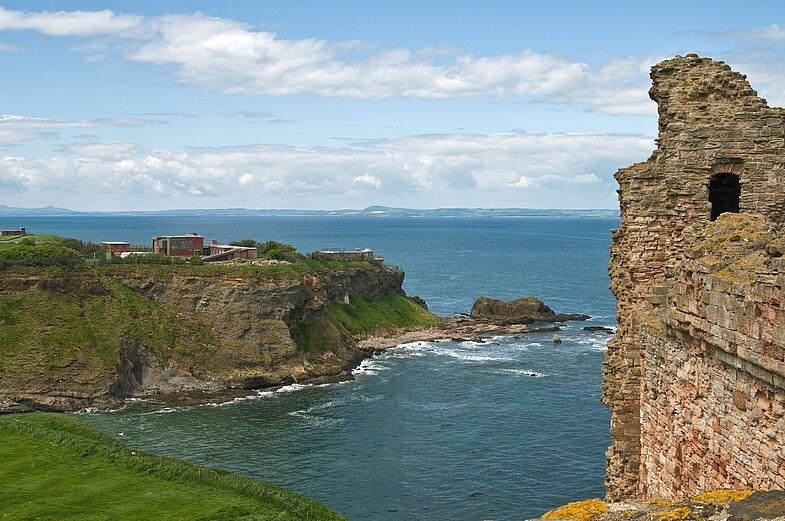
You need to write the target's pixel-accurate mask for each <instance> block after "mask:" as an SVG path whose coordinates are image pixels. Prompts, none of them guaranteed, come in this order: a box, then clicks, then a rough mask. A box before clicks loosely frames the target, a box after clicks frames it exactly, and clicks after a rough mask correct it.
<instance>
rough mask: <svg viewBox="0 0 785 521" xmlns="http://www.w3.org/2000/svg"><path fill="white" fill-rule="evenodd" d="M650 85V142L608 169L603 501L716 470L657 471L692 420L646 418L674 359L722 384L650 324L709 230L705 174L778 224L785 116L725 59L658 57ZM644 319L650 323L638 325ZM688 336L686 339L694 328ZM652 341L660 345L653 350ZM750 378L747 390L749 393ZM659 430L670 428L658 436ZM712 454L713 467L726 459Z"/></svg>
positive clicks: (783, 207)
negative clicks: (649, 149)
mask: <svg viewBox="0 0 785 521" xmlns="http://www.w3.org/2000/svg"><path fill="white" fill-rule="evenodd" d="M652 80H653V86H652V88H651V90H650V95H651V97H652V99H653V100H654V101H656V102H657V104H658V111H659V137H658V140H657V149H656V150H655V151H654V152H653V153H652V156H651V157H650V158H649V159H648V160H647V161H646V162H643V163H638V164H636V165H633V166H631V167H629V168H625V169H622V170H620V171H619V172H618V173H617V174H616V179H617V181H618V182H619V186H620V189H619V202H620V206H621V224H620V228H619V229H618V230H616V231H615V232H614V235H613V244H612V246H611V262H610V267H609V270H610V274H611V290H612V292H613V293H614V295H615V296H616V298H617V318H618V331H617V335H616V337H615V338H614V339H613V340H612V341H611V342H610V343H609V346H608V352H607V354H606V357H605V363H604V367H603V400H604V402H605V403H606V404H607V405H608V406H609V408H610V410H611V438H612V445H611V447H610V448H609V450H608V453H607V474H606V476H607V477H606V488H607V492H608V498H609V499H619V498H625V497H636V496H645V497H649V496H656V495H661V494H664V495H666V496H673V495H674V494H676V492H674V491H675V490H680V487H681V486H682V485H683V484H685V483H687V482H690V483H692V481H695V482H696V483H699V485H696V486H697V487H700V486H702V485H700V483H703V484H707V483H709V482H711V483H714V482H713V481H711V479H713V477H715V476H721V475H722V472H720V471H718V470H706V471H705V474H703V475H701V476H699V475H697V474H695V475H694V476H692V475H691V476H692V477H687V473H684V469H685V466H684V465H681V466H679V470H678V473H677V471H676V470H673V471H672V472H670V471H669V473H665V474H663V475H661V476H660V475H656V476H655V474H658V473H662V472H664V471H663V470H662V469H665V468H666V467H667V464H666V463H665V462H667V461H668V458H669V457H671V456H675V455H676V454H675V453H674V454H670V453H669V452H668V451H671V452H672V451H674V450H676V449H675V448H674V447H676V446H677V445H673V444H672V441H673V439H671V438H674V437H680V436H681V437H683V436H687V437H689V436H688V435H687V434H684V433H687V432H690V433H691V432H692V430H691V429H692V427H690V426H689V425H688V423H689V421H688V420H687V419H686V417H684V418H682V417H680V416H673V415H672V414H671V418H672V419H671V420H669V421H666V422H665V423H664V424H663V426H661V427H657V428H655V422H660V421H665V419H666V417H667V412H666V411H664V410H660V409H659V408H658V406H655V405H652V403H653V402H652V400H654V398H653V396H654V394H653V393H656V396H657V398H656V400H659V399H660V397H661V396H663V395H667V393H668V392H671V393H676V394H678V391H677V389H678V387H679V385H680V384H677V383H676V382H678V381H680V378H681V375H682V373H683V370H681V369H678V368H677V367H676V366H677V365H678V366H680V367H681V366H683V365H684V364H685V360H688V361H690V362H689V363H688V364H687V365H688V366H689V367H692V366H695V367H697V364H698V362H697V360H699V359H701V360H703V362H701V363H704V364H705V365H706V368H705V371H704V372H702V373H701V375H705V374H711V375H712V376H711V382H712V385H715V383H714V382H718V381H722V382H726V383H723V384H722V385H723V389H725V388H726V387H727V388H728V389H730V387H732V385H731V380H730V378H731V377H730V376H729V375H730V374H731V373H732V371H733V369H731V367H732V366H731V365H729V364H728V363H725V362H720V361H718V360H719V358H718V357H713V358H712V359H711V361H710V362H708V361H706V355H705V353H704V354H702V355H699V351H694V352H693V351H690V350H691V349H692V347H694V346H692V344H690V343H688V342H685V341H684V340H683V338H682V340H678V338H681V337H678V336H673V335H676V332H677V331H679V329H678V328H677V327H673V326H669V327H671V329H668V328H666V327H665V326H662V327H660V326H657V323H658V317H661V316H662V313H664V310H665V309H666V308H664V307H663V306H665V304H667V302H669V301H670V300H669V299H670V298H671V297H670V296H669V295H668V294H667V292H668V287H669V286H668V284H667V282H669V281H671V282H672V280H673V278H674V277H675V276H676V275H677V272H678V271H679V270H680V269H681V268H682V267H683V264H682V263H683V262H685V260H687V256H686V255H685V254H686V253H688V252H689V251H690V249H691V243H690V238H689V234H688V233H687V231H690V232H691V233H693V232H694V233H699V232H700V230H701V229H702V228H704V227H706V226H707V225H709V222H710V216H711V211H712V204H711V202H710V201H709V184H710V182H711V180H712V178H713V177H714V176H715V175H717V174H733V175H735V176H737V177H738V179H739V181H740V186H741V194H740V197H739V210H740V211H741V212H743V213H755V214H760V215H762V216H763V217H764V218H766V219H768V223H769V226H770V227H771V228H773V229H775V230H776V229H779V228H781V227H782V224H783V223H785V204H784V202H785V183H784V182H785V125H784V124H783V119H784V118H783V116H785V111H783V110H782V109H776V108H769V107H768V106H767V105H766V102H765V100H763V99H761V98H759V97H757V94H756V93H755V91H753V90H752V88H751V87H750V85H749V83H748V82H747V80H746V78H745V77H744V76H742V75H740V74H738V73H735V72H733V71H731V70H730V68H729V67H728V66H727V65H725V64H723V63H721V62H715V61H712V60H709V59H705V58H699V57H697V56H695V55H688V56H686V57H677V58H675V59H672V60H668V61H665V62H662V63H660V64H658V65H657V66H655V67H653V69H652ZM684 284H686V282H685V283H684ZM720 287H721V286H720ZM780 289H781V288H780ZM783 305H785V303H783ZM693 307H694V306H693ZM686 310H687V311H689V310H690V308H689V305H688V306H687V308H686ZM704 318H706V317H704ZM647 324H648V325H651V324H654V326H653V327H648V328H644V327H643V326H644V325H647ZM783 324H785V322H783ZM686 331H687V333H686V334H687V337H689V334H690V333H691V332H693V331H692V330H691V329H689V328H688V329H687V330H686ZM642 332H644V333H642ZM739 333H740V334H742V336H743V338H742V337H734V342H736V343H737V344H734V345H742V344H744V345H746V340H744V338H746V337H744V335H745V334H746V333H743V332H741V331H739ZM707 338H708V337H707ZM706 341H707V342H708V340H706ZM654 344H657V345H660V346H662V347H661V348H654V347H652V346H653V345H654ZM707 345H708V344H707ZM704 351H705V349H704ZM713 364H715V365H713ZM716 364H720V365H716ZM722 364H724V365H722ZM664 367H665V368H664ZM710 367H713V368H714V369H713V371H714V372H713V373H712V372H711V371H710V370H709V368H710ZM667 368H671V369H667ZM741 378H742V379H744V378H747V376H742V377H741ZM748 383H749V385H750V387H748V388H747V389H748V390H749V389H752V388H753V387H754V386H752V383H751V382H748ZM756 385H757V384H756ZM666 389H667V391H665V390H666ZM732 391H733V389H731V390H730V391H729V392H730V393H731V394H732ZM750 392H752V391H750ZM755 392H757V391H755ZM761 392H763V391H761ZM766 392H769V391H766ZM663 393H664V394H663ZM720 394H721V395H722V396H725V397H727V396H731V394H727V393H725V394H722V393H720ZM675 396H676V395H674V398H672V399H669V400H671V402H672V403H676V401H673V400H675ZM679 396H681V395H680V394H679ZM707 396H708V395H707ZM712 396H715V395H714V394H713V395H712ZM716 396H720V395H716ZM716 396H715V397H716ZM753 398H754V396H753ZM751 399H752V398H751ZM685 400H686V398H685ZM707 400H708V399H707ZM677 401H678V400H677ZM671 402H669V403H671ZM775 402H776V400H775ZM655 403H658V402H655ZM723 403H724V402H722V399H720V398H717V401H713V402H710V401H706V402H705V404H704V405H705V407H706V410H707V414H711V415H715V416H721V415H722V414H725V413H724V412H723V411H724V405H723ZM772 403H773V402H772ZM772 407H773V405H772ZM682 409H683V408H682ZM712 428H713V427H712ZM728 428H729V429H732V427H730V426H728ZM747 430H749V428H748V429H747ZM659 431H665V432H666V433H671V434H666V435H663V436H660V435H659V434H658V432H659ZM705 434H706V435H707V436H708V437H709V438H711V439H720V438H719V437H716V436H715V437H713V438H712V437H711V436H709V434H710V433H705ZM695 436H696V437H697V436H698V434H697V433H695ZM674 439H675V438H674ZM749 441H752V439H751V438H750V440H749ZM712 443H713V444H712V447H715V445H714V442H712ZM665 444H668V447H667V450H666V447H665ZM686 447H687V445H685V444H683V443H682V448H681V449H679V450H681V453H680V454H681V456H680V457H681V458H682V459H683V458H686V457H687V456H685V450H687V449H686ZM706 450H707V451H709V449H708V448H707V449H706ZM696 454H697V453H696ZM706 454H708V452H707V453H706ZM690 457H693V454H692V453H690ZM717 461H718V462H717V466H718V468H720V467H721V466H722V465H721V463H722V462H723V461H724V460H722V459H720V460H717ZM654 462H656V464H655V463H654ZM727 467H728V465H725V468H726V469H727ZM709 468H712V469H713V467H709ZM674 469H675V467H674ZM704 470H705V469H704ZM725 472H727V470H726V471H725ZM739 479H740V478H739ZM745 479H746V478H745ZM690 480H692V481H690ZM701 480H703V481H701ZM707 480H708V481H707ZM726 481H727V482H728V483H730V481H729V480H726ZM690 486H692V485H690Z"/></svg>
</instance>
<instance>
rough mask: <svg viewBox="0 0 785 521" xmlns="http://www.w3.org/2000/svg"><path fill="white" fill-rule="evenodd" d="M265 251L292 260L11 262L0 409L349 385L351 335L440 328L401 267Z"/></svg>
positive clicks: (353, 351) (0, 283)
mask: <svg viewBox="0 0 785 521" xmlns="http://www.w3.org/2000/svg"><path fill="white" fill-rule="evenodd" d="M44 244H47V243H36V244H33V245H30V244H28V245H24V244H22V245H21V246H19V245H17V246H15V247H14V248H21V249H28V250H29V249H31V248H33V249H34V248H40V247H43V245H44ZM268 246H272V247H270V248H268V249H269V251H270V253H271V254H272V255H275V256H281V255H286V256H290V257H291V258H292V259H293V260H292V261H285V260H273V259H262V260H259V261H253V262H244V263H241V262H238V263H222V264H199V263H195V264H191V263H189V262H183V261H180V262H175V263H158V262H150V261H149V260H146V261H142V262H130V261H129V262H103V263H93V262H79V263H70V262H68V263H58V262H49V260H51V259H50V258H48V257H46V256H44V257H36V261H35V262H21V263H12V264H10V265H9V264H5V266H4V267H3V270H2V277H0V325H2V327H1V328H0V411H18V410H30V409H49V410H70V409H76V408H81V407H84V406H86V405H90V404H93V403H95V402H96V401H98V402H101V401H102V400H113V399H115V398H118V397H123V396H129V395H149V394H151V393H169V392H182V391H191V390H198V391H219V390H223V389H227V388H242V389H250V388H258V387H267V386H275V385H284V384H287V383H292V382H305V381H323V380H339V379H345V378H350V377H351V369H352V368H353V367H355V366H356V364H358V363H359V361H360V360H361V359H362V358H364V357H365V356H367V353H366V352H365V351H363V350H362V349H360V348H359V347H358V346H357V341H356V340H357V337H359V336H363V335H367V334H370V333H377V332H389V331H396V330H398V329H400V328H413V327H421V326H423V325H432V324H435V323H436V322H437V318H436V317H435V316H434V315H432V314H430V313H429V312H428V311H426V310H425V309H424V308H422V307H420V306H419V305H418V304H417V303H416V302H415V301H413V300H411V299H409V298H408V297H406V295H405V294H404V292H403V290H402V288H401V285H402V282H403V277H404V273H403V271H402V270H400V269H398V268H396V267H393V266H388V265H384V264H383V263H381V262H371V261H337V260H336V261H329V260H328V261H324V260H316V259H311V258H306V257H305V256H302V255H299V254H297V258H294V256H293V255H294V254H293V253H292V250H288V249H287V248H282V247H281V246H285V245H280V244H278V243H275V244H268ZM5 251H6V252H7V251H8V250H5ZM73 251H76V250H73ZM0 257H2V255H1V254H0ZM80 258H84V257H83V256H80ZM42 259H44V260H43V261H42ZM42 264H43V265H42Z"/></svg>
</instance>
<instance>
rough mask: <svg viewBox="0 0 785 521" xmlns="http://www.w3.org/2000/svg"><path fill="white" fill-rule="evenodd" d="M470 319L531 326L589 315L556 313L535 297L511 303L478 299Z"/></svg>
mask: <svg viewBox="0 0 785 521" xmlns="http://www.w3.org/2000/svg"><path fill="white" fill-rule="evenodd" d="M471 317H472V318H474V319H484V320H490V321H491V322H495V323H498V324H503V325H507V324H531V323H532V322H564V321H567V320H588V319H589V315H580V314H577V313H566V314H565V313H556V312H555V311H553V310H552V309H551V308H549V307H548V306H546V305H545V304H544V303H543V302H542V301H541V300H539V299H537V298H536V297H532V296H528V297H523V298H519V299H515V300H511V301H504V300H497V299H494V298H488V297H480V298H478V299H477V300H476V301H475V302H474V305H473V306H472V310H471Z"/></svg>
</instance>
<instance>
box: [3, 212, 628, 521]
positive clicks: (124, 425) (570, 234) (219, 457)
mask: <svg viewBox="0 0 785 521" xmlns="http://www.w3.org/2000/svg"><path fill="white" fill-rule="evenodd" d="M19 226H25V227H26V228H27V229H28V231H30V232H33V233H36V232H37V233H57V234H61V235H67V236H71V237H76V238H79V239H83V240H90V241H127V242H131V243H133V244H149V243H150V239H151V237H152V236H153V235H166V234H183V233H190V232H198V233H199V234H201V235H204V236H205V239H208V240H209V239H217V240H218V241H220V242H228V241H232V240H238V239H243V238H253V239H256V240H259V241H266V240H276V241H281V242H288V243H290V244H293V245H294V246H296V247H297V248H298V249H299V250H301V251H306V252H307V251H313V250H316V249H321V248H347V249H353V248H371V249H373V250H374V251H375V252H376V253H377V254H379V255H381V256H383V257H384V258H385V260H386V262H388V263H390V264H395V265H397V266H400V267H401V268H403V269H404V270H405V271H406V280H405V283H404V288H405V289H406V291H407V293H408V294H410V295H419V296H420V297H422V298H424V299H425V300H426V301H427V302H428V304H429V306H430V308H431V310H433V311H434V312H436V313H438V314H442V315H451V314H454V313H466V312H468V311H469V309H470V308H471V305H472V303H473V302H474V300H475V299H476V298H477V297H479V296H490V297H495V298H502V299H512V298H516V297H521V296H526V295H535V296H538V297H539V298H541V299H542V300H544V301H545V303H546V304H548V305H549V306H550V307H552V308H553V309H554V310H556V311H557V312H576V313H586V314H589V315H591V317H592V318H591V320H590V321H589V322H587V323H569V324H568V325H566V327H565V329H564V330H563V331H562V332H561V333H559V335H560V336H561V338H562V340H563V342H562V343H561V344H554V343H553V342H552V334H544V333H543V334H529V335H523V336H498V337H492V338H487V339H483V341H471V342H469V341H466V342H457V341H442V342H418V343H414V344H409V345H403V346H400V347H398V348H396V349H393V350H391V351H388V352H386V353H384V354H381V355H378V356H375V357H374V358H372V359H370V360H366V361H365V362H363V364H362V365H361V366H360V367H358V368H357V370H356V371H355V379H354V380H352V381H349V382H344V383H340V384H332V385H325V386H299V385H293V386H289V387H286V388H283V389H281V390H279V391H277V392H259V393H253V394H252V395H251V396H249V397H248V398H245V399H241V400H235V401H233V402H230V403H224V404H210V405H202V406H196V407H188V408H176V409H172V408H164V409H161V408H160V407H156V406H155V405H152V404H150V403H146V402H133V403H131V404H130V405H129V407H127V408H126V409H124V410H121V411H116V412H104V413H84V414H82V415H81V418H82V419H84V420H85V421H87V422H89V423H91V424H93V425H95V426H96V427H98V428H100V429H102V430H104V431H105V432H107V433H108V434H110V435H112V436H114V437H117V438H118V439H121V440H122V441H124V442H125V443H127V444H129V445H131V446H132V447H135V448H137V449H141V450H145V451H149V452H154V453H158V454H165V455H170V456H177V457H181V458H185V459H188V460H190V461H193V462H195V463H198V464H201V465H207V466H211V467H220V468H225V469H230V470H234V471H237V472H240V473H242V474H245V475H248V476H252V477H255V478H258V479H262V480H265V481H268V482H271V483H274V484H276V485H279V486H282V487H284V488H287V489H291V490H294V491H297V492H300V493H302V494H305V495H308V496H310V497H313V498H315V499H317V500H319V501H321V502H323V503H324V504H326V505H327V506H328V507H330V508H332V509H334V510H336V511H338V512H340V513H342V514H344V515H345V516H347V517H348V518H349V519H351V520H354V521H361V520H374V521H376V520H379V521H387V520H390V521H392V520H396V521H397V520H434V521H436V520H454V521H463V520H466V521H469V520H499V521H501V520H505V521H507V520H522V519H528V518H533V517H537V516H538V515H540V514H542V513H543V512H544V511H546V510H548V509H550V508H553V507H555V506H558V505H560V504H564V503H565V502H568V501H573V500H578V499H585V498H589V497H601V496H603V494H604V490H603V485H602V484H603V475H604V452H605V449H606V448H607V446H608V445H609V444H610V439H609V436H608V418H609V414H608V411H607V410H606V409H605V408H604V407H603V406H602V405H601V403H600V386H601V376H600V368H601V363H602V356H603V352H604V351H605V344H606V342H607V340H608V338H609V335H608V334H607V333H590V332H587V331H584V330H583V327H584V326H585V325H596V326H609V327H613V326H615V315H614V301H613V297H612V296H611V294H610V292H609V291H608V284H609V280H608V275H607V271H606V266H607V263H608V245H609V243H610V232H611V229H612V228H615V227H617V226H618V219H605V218H589V217H580V218H569V217H558V218H551V217H528V218H496V217H485V218H447V217H441V218H431V217H424V218H398V217H395V218H376V217H326V216H321V217H289V218H285V217H283V218H282V217H275V218H271V217H255V218H247V217H242V218H240V217H219V218H216V217H160V216H144V217H95V216H90V217H87V216H84V217H51V218H43V217H25V218H23V219H20V218H5V217H4V218H0V228H16V227H19Z"/></svg>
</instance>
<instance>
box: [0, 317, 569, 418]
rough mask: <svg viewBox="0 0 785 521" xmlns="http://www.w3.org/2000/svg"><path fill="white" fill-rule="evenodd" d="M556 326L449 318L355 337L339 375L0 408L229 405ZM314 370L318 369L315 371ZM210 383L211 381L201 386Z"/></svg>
mask: <svg viewBox="0 0 785 521" xmlns="http://www.w3.org/2000/svg"><path fill="white" fill-rule="evenodd" d="M560 330H561V326H560V325H558V324H553V325H547V326H536V327H531V326H529V325H527V324H509V325H501V324H498V323H493V322H490V321H487V320H482V319H471V318H447V319H445V323H444V324H443V325H441V326H434V327H428V328H421V329H412V330H404V331H396V332H394V333H387V334H379V335H370V336H366V337H361V338H356V339H355V340H356V346H357V354H358V356H357V357H352V358H351V360H347V362H348V363H347V364H346V365H344V366H343V367H342V368H341V370H340V371H339V372H337V373H321V374H320V371H319V370H318V369H317V367H318V366H314V365H311V367H310V371H309V372H311V374H312V376H306V377H305V378H301V379H299V378H294V377H293V376H291V375H290V376H288V377H283V378H281V380H280V381H279V382H276V383H274V384H272V385H264V386H260V387H256V388H236V387H231V386H230V385H228V383H227V384H224V385H215V383H214V382H213V383H211V384H209V385H205V386H204V387H202V388H195V387H194V388H185V387H184V388H181V389H167V390H155V391H151V392H147V393H139V394H132V395H128V396H113V395H110V394H107V395H103V396H94V397H87V396H81V397H76V396H73V395H71V396H68V395H66V396H63V395H61V394H59V393H56V392H55V393H52V392H50V393H42V394H37V393H20V395H18V396H17V400H13V399H12V401H16V402H17V407H10V408H0V413H3V414H13V413H19V412H32V411H41V410H43V411H50V412H68V413H81V412H85V411H88V412H89V411H91V410H92V411H117V410H122V409H124V408H126V407H127V406H128V405H129V404H131V403H133V402H134V401H144V402H147V403H151V404H155V406H160V407H162V408H166V407H194V406H200V405H207V404H225V403H229V402H232V401H235V400H237V399H242V398H251V397H253V396H254V395H255V394H257V393H259V392H276V391H278V390H280V389H282V388H284V387H286V386H288V385H292V384H298V385H324V384H334V383H340V382H344V381H350V380H353V379H354V375H353V371H354V370H355V369H357V367H359V366H360V364H361V363H362V362H363V361H364V360H368V359H370V358H372V357H373V356H374V355H376V354H378V353H382V352H384V351H387V350H390V349H394V348H396V347H398V346H400V345H402V344H409V343H412V342H432V341H436V340H454V341H459V342H463V341H471V340H479V339H483V338H487V337H488V336H493V335H511V336H515V335H525V334H530V333H543V332H554V333H556V332H558V331H560ZM314 369H315V370H314ZM203 383H204V384H208V382H203Z"/></svg>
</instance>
